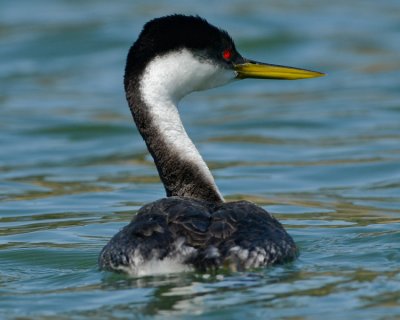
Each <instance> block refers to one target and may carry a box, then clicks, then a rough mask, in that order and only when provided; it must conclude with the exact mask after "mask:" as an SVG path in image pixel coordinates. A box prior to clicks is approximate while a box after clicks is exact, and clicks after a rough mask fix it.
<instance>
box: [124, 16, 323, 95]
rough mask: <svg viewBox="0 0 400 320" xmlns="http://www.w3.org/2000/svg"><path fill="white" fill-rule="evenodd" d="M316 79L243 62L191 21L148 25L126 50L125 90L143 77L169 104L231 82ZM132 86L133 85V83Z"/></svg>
mask: <svg viewBox="0 0 400 320" xmlns="http://www.w3.org/2000/svg"><path fill="white" fill-rule="evenodd" d="M322 75H323V74H322V73H319V72H314V71H309V70H304V69H297V68H291V67H284V66H277V65H270V64H264V63H259V62H256V61H252V60H248V59H245V58H243V57H242V56H241V55H240V53H239V52H238V51H237V50H236V47H235V44H234V42H233V40H232V38H231V37H230V36H229V35H228V33H227V32H226V31H224V30H221V29H219V28H217V27H215V26H213V25H211V24H209V23H208V22H207V21H206V20H204V19H202V18H200V17H197V16H184V15H171V16H166V17H161V18H157V19H154V20H151V21H150V22H148V23H147V24H146V25H145V26H144V28H143V30H142V32H141V33H140V35H139V38H138V39H137V41H136V42H135V43H134V45H133V46H132V47H131V49H130V51H129V54H128V58H127V65H126V69H125V89H126V90H127V91H129V90H128V89H129V86H130V84H131V82H132V80H136V82H140V81H141V80H142V78H143V77H144V76H146V79H147V80H149V81H150V83H151V85H154V87H157V88H164V89H165V90H166V92H168V93H169V95H170V96H171V97H172V98H173V99H174V100H179V99H181V98H182V97H183V96H185V95H186V94H188V93H190V92H192V91H198V90H204V89H208V88H213V87H217V86H220V85H224V84H226V83H229V82H231V81H233V80H236V79H244V78H261V79H289V80H293V79H303V78H313V77H319V76H322ZM137 80H138V81H137ZM160 84H161V85H160Z"/></svg>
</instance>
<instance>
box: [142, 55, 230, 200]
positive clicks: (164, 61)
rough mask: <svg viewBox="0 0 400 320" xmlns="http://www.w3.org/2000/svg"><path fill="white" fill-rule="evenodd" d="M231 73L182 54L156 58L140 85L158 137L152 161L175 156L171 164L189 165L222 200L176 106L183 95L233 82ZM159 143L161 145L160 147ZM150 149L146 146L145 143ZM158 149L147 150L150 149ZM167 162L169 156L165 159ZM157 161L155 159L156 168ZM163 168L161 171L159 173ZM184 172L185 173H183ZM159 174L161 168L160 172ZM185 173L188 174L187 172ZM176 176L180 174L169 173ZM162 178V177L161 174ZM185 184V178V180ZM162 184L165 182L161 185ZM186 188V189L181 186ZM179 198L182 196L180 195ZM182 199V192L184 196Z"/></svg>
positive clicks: (175, 168)
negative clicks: (174, 162)
mask: <svg viewBox="0 0 400 320" xmlns="http://www.w3.org/2000/svg"><path fill="white" fill-rule="evenodd" d="M234 77H235V74H234V72H232V71H230V70H224V69H220V68H218V67H217V66H215V65H213V64H211V63H210V62H207V61H201V60H199V59H196V58H195V57H194V56H193V55H192V54H191V53H190V52H189V51H187V50H181V51H179V52H174V53H170V54H166V55H164V56H161V57H157V58H155V59H154V60H153V61H151V62H150V63H149V65H148V66H147V67H146V69H145V71H144V73H143V75H142V78H141V81H140V93H141V97H142V100H143V102H144V104H145V105H146V107H147V111H148V114H149V117H150V120H151V122H152V124H153V127H154V129H155V130H156V131H157V133H158V135H160V137H159V138H160V139H159V140H157V141H158V142H157V144H158V145H159V146H158V148H159V149H158V150H150V151H152V154H153V157H158V156H159V157H162V156H163V155H162V153H168V154H170V155H174V156H173V158H174V160H173V161H179V162H186V163H190V166H192V167H193V168H194V170H196V171H197V174H198V175H200V176H201V178H202V180H204V181H203V182H204V183H206V184H208V185H209V187H210V188H211V189H213V191H214V192H216V193H217V194H218V197H220V199H221V200H223V198H222V196H221V194H220V192H219V191H218V188H217V186H216V184H215V182H214V178H213V176H212V175H211V172H210V170H209V168H208V167H207V165H206V163H205V162H204V160H203V159H202V157H201V155H200V154H199V152H198V151H197V149H196V147H195V146H194V144H193V142H192V141H191V140H190V138H189V136H188V135H187V133H186V131H185V129H184V127H183V124H182V121H181V119H180V116H179V113H178V110H177V104H178V102H179V100H180V99H181V98H182V97H184V96H185V95H187V94H189V93H190V92H193V91H198V90H204V89H207V88H211V87H216V86H219V85H222V84H225V83H227V82H229V81H232V80H233V79H234ZM160 141H162V143H161V145H160ZM148 146H149V143H148ZM151 148H152V149H156V148H157V146H151V145H150V146H149V149H151ZM165 157H166V158H168V155H165ZM157 160H159V159H155V161H156V164H157ZM170 162H171V161H167V160H165V161H164V166H166V165H165V163H167V165H168V163H169V165H168V166H169V167H168V168H167V169H168V170H176V171H178V170H179V164H178V163H176V164H175V165H174V166H172V165H171V163H170ZM163 169H164V168H161V171H162V170H163ZM186 171H187V170H186ZM159 172H160V168H159ZM186 173H187V172H186ZM172 174H174V175H179V172H176V173H172ZM181 174H185V173H184V172H182V173H181ZM160 175H161V174H160ZM194 178H195V177H193V179H194ZM185 179H186V180H188V177H186V178H185ZM196 183H197V181H191V182H190V184H191V186H188V188H189V189H193V188H196V186H195V184H196ZM164 184H165V182H164ZM183 187H184V188H185V186H183ZM179 195H181V194H179ZM183 195H185V192H183Z"/></svg>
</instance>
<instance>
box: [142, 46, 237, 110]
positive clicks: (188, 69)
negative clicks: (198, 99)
mask: <svg viewBox="0 0 400 320" xmlns="http://www.w3.org/2000/svg"><path fill="white" fill-rule="evenodd" d="M235 78H236V73H235V72H234V71H233V70H229V69H224V68H221V67H219V66H218V65H216V64H213V63H211V62H209V61H206V60H200V59H197V58H196V57H195V56H193V54H192V53H191V52H189V51H188V50H186V49H183V50H181V51H179V52H172V53H168V54H166V55H163V56H160V57H157V58H155V59H154V60H153V61H151V62H150V63H149V65H148V66H147V67H146V70H145V72H144V74H143V78H142V84H143V85H144V86H145V87H147V88H143V89H147V90H144V91H145V92H148V91H150V88H152V90H153V91H156V92H158V94H159V95H161V96H164V99H165V98H167V97H168V98H170V99H171V100H173V101H174V102H178V101H179V100H180V99H182V98H183V97H184V96H185V95H187V94H189V93H190V92H193V91H200V90H205V89H210V88H214V87H218V86H221V85H224V84H227V83H229V82H231V81H233V80H235Z"/></svg>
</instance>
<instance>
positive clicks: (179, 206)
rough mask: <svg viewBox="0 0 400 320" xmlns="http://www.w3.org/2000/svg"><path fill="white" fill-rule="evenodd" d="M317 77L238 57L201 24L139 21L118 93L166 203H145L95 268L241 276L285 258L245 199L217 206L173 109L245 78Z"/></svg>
mask: <svg viewBox="0 0 400 320" xmlns="http://www.w3.org/2000/svg"><path fill="white" fill-rule="evenodd" d="M318 76H322V74H321V73H318V72H314V71H309V70H304V69H296V68H291V67H283V66H276V65H268V64H263V63H259V62H255V61H252V60H248V59H245V58H243V57H242V56H241V55H240V54H239V53H238V52H237V50H236V48H235V44H234V42H233V41H232V39H231V38H230V36H229V35H228V34H227V33H226V32H225V31H223V30H221V29H218V28H216V27H214V26H212V25H211V24H209V23H208V22H207V21H205V20H204V19H202V18H200V17H192V16H183V15H173V16H167V17H162V18H157V19H154V20H152V21H150V22H148V23H147V24H146V25H145V26H144V29H143V31H142V32H141V34H140V35H139V38H138V40H137V41H136V42H135V43H134V44H133V46H132V47H131V49H130V51H129V54H128V57H127V64H126V68H125V78H124V85H125V92H126V97H127V101H128V104H129V107H130V109H131V112H132V115H133V118H134V121H135V123H136V126H137V128H138V130H139V132H140V134H141V135H142V137H143V139H144V141H145V142H146V145H147V148H148V150H149V152H150V154H151V155H152V157H153V159H154V162H155V164H156V167H157V170H158V173H159V176H160V179H161V181H162V182H163V184H164V187H165V190H166V194H167V198H164V199H161V200H158V201H155V202H152V203H150V204H147V205H145V206H144V207H143V208H141V209H140V210H139V212H138V213H137V214H136V215H135V216H134V217H133V219H132V221H131V223H130V224H128V225H127V226H126V227H124V228H123V229H122V230H121V231H119V232H118V233H117V234H116V235H115V236H114V237H113V238H112V239H111V240H110V241H109V242H108V244H107V245H106V246H105V247H104V248H103V250H102V251H101V253H100V257H99V265H100V268H101V269H104V270H109V271H122V272H126V273H129V274H135V275H143V274H151V273H160V272H171V271H174V272H176V271H181V270H190V269H195V270H201V271H208V270H210V269H212V270H215V269H218V268H220V267H226V268H229V269H231V270H244V269H248V268H257V267H263V266H268V265H272V264H275V263H283V262H286V261H290V260H293V259H294V258H295V257H296V255H297V248H296V245H295V243H294V241H293V239H292V238H291V237H290V235H288V234H287V232H286V231H285V229H284V228H283V226H282V225H281V224H280V223H279V222H278V221H277V220H276V219H275V218H274V217H273V216H271V215H270V214H269V213H268V212H267V211H265V210H264V209H262V208H260V207H259V206H257V205H255V204H253V203H250V202H248V201H238V202H225V201H224V199H223V197H222V195H221V193H220V191H219V190H218V187H217V185H216V184H215V181H214V178H213V176H212V174H211V172H210V170H209V169H208V167H207V164H206V163H205V161H204V160H203V159H202V157H201V155H200V154H199V152H198V151H197V149H196V147H195V146H194V144H193V142H192V141H191V140H190V138H189V136H188V135H187V133H186V131H185V129H184V127H183V124H182V122H181V119H180V116H179V113H178V109H177V105H178V103H179V101H180V100H181V99H182V98H183V97H184V96H186V95H187V94H189V93H191V92H193V91H199V90H205V89H209V88H214V87H217V86H220V85H224V84H227V83H229V82H232V81H235V80H239V79H244V78H247V77H251V78H262V79H301V78H311V77H318Z"/></svg>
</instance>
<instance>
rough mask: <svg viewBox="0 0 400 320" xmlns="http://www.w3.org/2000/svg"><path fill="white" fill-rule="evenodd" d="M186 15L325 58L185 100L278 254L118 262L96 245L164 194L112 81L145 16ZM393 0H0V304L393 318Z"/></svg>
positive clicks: (121, 312)
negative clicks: (210, 263) (177, 266)
mask: <svg viewBox="0 0 400 320" xmlns="http://www.w3.org/2000/svg"><path fill="white" fill-rule="evenodd" d="M174 12H180V13H191V14H200V15H201V16H204V17H206V18H207V19H209V21H210V22H212V23H214V24H216V25H218V26H220V27H223V28H225V29H227V30H228V31H229V32H230V34H231V35H232V36H233V38H234V39H235V40H236V42H237V47H238V49H239V51H240V52H241V53H242V54H243V55H244V56H247V57H249V58H253V59H257V60H261V61H266V62H270V63H276V64H286V65H293V66H297V67H304V68H310V69H315V70H319V71H323V72H327V73H328V76H327V77H324V78H318V79H312V80H304V81H294V82H290V81H287V82H285V81H261V80H258V81H257V80H245V81H240V82H237V83H234V84H231V85H229V86H226V87H223V88H218V89H214V90H211V91H207V92H202V93H196V94H193V95H191V96H189V97H187V98H185V100H184V101H183V102H182V105H181V112H182V118H183V121H184V123H185V125H186V127H187V130H188V132H189V134H190V136H191V137H192V138H193V140H194V141H195V143H196V145H197V146H198V148H199V149H200V152H201V153H202V155H203V156H204V158H205V159H206V161H207V162H208V164H209V166H210V168H211V169H212V171H213V174H214V176H215V178H216V181H217V184H218V185H219V187H220V189H221V191H222V193H223V194H224V195H225V197H226V198H227V199H229V200H235V199H242V198H244V199H248V200H251V201H254V202H256V203H258V204H259V205H261V206H263V207H264V208H266V209H267V210H269V211H270V212H273V213H274V214H275V216H276V217H278V218H279V219H280V220H281V221H282V222H283V223H284V225H285V226H286V228H287V229H288V231H289V232H290V234H291V235H293V237H294V239H295V240H296V242H297V243H298V245H299V247H300V250H301V255H300V257H299V259H298V260H297V261H295V262H293V263H291V264H288V265H284V266H278V267H272V268H267V269H265V270H255V271H251V272H243V273H231V274H230V273H224V274H218V275H202V274H197V273H183V274H171V275H164V276H157V277H144V278H129V277H126V276H122V275H111V274H107V273H103V272H100V271H99V270H98V268H97V256H98V253H99V251H100V250H101V248H102V246H103V245H104V244H105V243H106V242H107V241H108V240H109V238H110V237H111V236H112V235H113V234H114V233H116V232H117V230H119V229H120V228H121V227H122V226H124V225H125V224H127V223H128V221H129V220H130V219H131V217H132V215H133V214H134V213H135V212H136V211H137V210H138V208H140V207H141V206H142V205H143V204H145V203H147V202H150V201H154V200H156V199H158V198H161V197H163V196H164V191H163V188H162V186H161V184H160V182H159V179H158V176H157V173H156V170H155V167H154V165H153V163H152V160H151V158H150V157H149V155H148V153H147V151H146V149H145V146H144V143H143V141H142V140H141V138H140V136H139V135H138V133H137V131H136V129H135V128H134V126H133V122H132V120H131V115H130V112H129V109H128V107H127V104H126V101H125V98H124V92H123V88H122V75H123V68H124V60H125V56H126V53H127V50H128V48H129V46H130V45H131V43H132V42H133V40H134V39H135V38H136V37H137V35H138V32H139V31H140V29H141V27H142V25H143V24H144V23H145V22H146V21H147V20H149V19H150V18H153V17H156V16H160V15H164V14H167V13H174ZM399 17H400V2H399V1H397V0H392V1H391V0H385V1H372V0H364V1H361V0H360V1H344V0H338V1H331V2H328V1H316V0H315V1H314V0H297V1H289V0H287V1H286V0H284V1H281V0H279V1H278V0H275V1H255V0H246V1H238V0H234V1H229V2H215V1H196V2H195V1H179V0H177V1H169V2H163V1H152V2H150V1H144V0H143V1H136V0H135V1H128V0H124V1H108V2H106V1H94V0H92V1H89V0H87V1H78V0H75V1H67V0H65V1H62V0H59V1H52V0H35V1H28V0H18V1H11V0H10V1H1V2H0V318H1V319H54V318H57V319H111V318H113V319H123V318H127V319H153V318H154V319H321V318H322V317H323V318H324V319H396V318H400V266H399V262H400V231H399V227H400V59H399V56H400V20H399Z"/></svg>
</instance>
